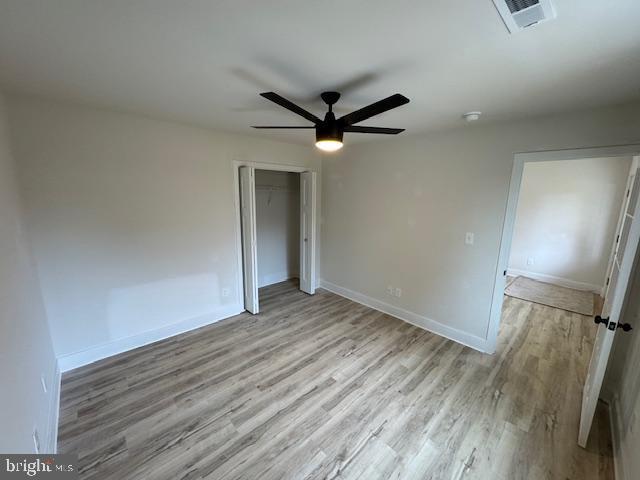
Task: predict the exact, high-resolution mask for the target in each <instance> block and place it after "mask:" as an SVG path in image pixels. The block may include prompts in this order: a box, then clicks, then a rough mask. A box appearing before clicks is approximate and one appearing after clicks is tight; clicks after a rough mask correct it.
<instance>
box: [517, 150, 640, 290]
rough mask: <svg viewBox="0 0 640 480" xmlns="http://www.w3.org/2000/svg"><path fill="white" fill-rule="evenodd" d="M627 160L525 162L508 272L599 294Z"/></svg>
mask: <svg viewBox="0 0 640 480" xmlns="http://www.w3.org/2000/svg"><path fill="white" fill-rule="evenodd" d="M631 160H632V158H631V157H613V158H588V159H582V160H562V161H553V162H530V163H525V165H524V172H523V176H522V185H521V187H520V195H519V198H518V211H517V217H516V223H515V229H514V232H513V242H512V244H511V257H510V259H509V269H511V270H512V273H513V274H515V275H528V276H530V277H532V278H537V279H540V280H543V281H548V282H552V283H558V284H560V285H566V286H569V287H574V288H582V289H592V290H594V291H597V292H600V291H601V290H602V288H603V287H604V285H605V279H606V275H607V267H608V265H609V259H610V256H611V249H612V245H613V240H614V236H615V229H616V225H617V223H618V218H619V216H620V208H621V206H622V199H623V197H624V193H625V191H626V186H627V179H628V176H629V169H630V167H631ZM529 260H531V261H532V262H533V263H532V264H529Z"/></svg>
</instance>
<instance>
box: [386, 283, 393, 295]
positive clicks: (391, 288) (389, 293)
mask: <svg viewBox="0 0 640 480" xmlns="http://www.w3.org/2000/svg"><path fill="white" fill-rule="evenodd" d="M387 294H388V295H393V287H392V286H391V285H388V286H387Z"/></svg>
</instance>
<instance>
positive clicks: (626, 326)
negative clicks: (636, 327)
mask: <svg viewBox="0 0 640 480" xmlns="http://www.w3.org/2000/svg"><path fill="white" fill-rule="evenodd" d="M618 328H621V329H622V330H623V331H624V332H628V331H630V330H633V327H632V326H631V325H629V324H628V323H619V324H618Z"/></svg>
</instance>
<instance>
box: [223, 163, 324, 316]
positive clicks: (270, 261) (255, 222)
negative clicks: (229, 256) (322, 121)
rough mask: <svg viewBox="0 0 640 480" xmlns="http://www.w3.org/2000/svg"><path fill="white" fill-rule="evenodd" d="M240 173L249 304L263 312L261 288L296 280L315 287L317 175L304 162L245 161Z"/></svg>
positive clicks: (241, 247)
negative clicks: (258, 162)
mask: <svg viewBox="0 0 640 480" xmlns="http://www.w3.org/2000/svg"><path fill="white" fill-rule="evenodd" d="M234 171H235V172H237V182H236V185H237V187H238V191H237V193H238V196H237V198H238V200H239V201H238V207H239V208H238V218H239V232H240V242H239V263H240V266H241V269H240V271H241V272H242V282H241V290H242V291H243V292H244V307H245V309H246V310H247V311H249V312H251V313H254V314H256V313H258V312H259V311H260V290H259V289H260V288H264V287H268V286H270V285H274V284H276V283H280V282H286V281H297V282H298V285H299V289H300V290H302V291H303V292H306V293H308V294H314V293H315V289H316V274H315V257H316V252H315V250H316V247H315V246H316V228H315V224H316V203H317V202H316V194H317V193H316V174H315V172H313V171H309V170H307V169H304V168H302V167H286V166H279V165H278V166H270V165H258V164H241V165H237V168H235V169H234Z"/></svg>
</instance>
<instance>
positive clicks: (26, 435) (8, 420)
mask: <svg viewBox="0 0 640 480" xmlns="http://www.w3.org/2000/svg"><path fill="white" fill-rule="evenodd" d="M41 375H42V376H44V378H45V380H46V383H47V386H48V393H44V390H43V388H42V386H41V384H40V376H41ZM57 382H58V377H57V374H56V360H55V356H54V353H53V348H52V344H51V337H50V335H49V327H48V325H47V319H46V316H45V309H44V306H43V302H42V296H41V293H40V288H39V285H38V279H37V276H36V273H35V269H34V268H33V260H32V258H31V254H30V249H29V245H28V242H27V239H26V235H25V230H24V228H23V219H22V208H21V204H20V199H19V194H18V188H17V181H16V178H15V169H14V161H13V157H12V153H11V149H10V146H9V138H8V135H7V128H6V110H5V103H4V98H3V96H2V95H0V426H1V427H0V452H2V453H30V452H34V442H33V439H32V435H33V430H34V428H36V429H37V430H38V436H39V438H40V442H41V451H45V452H47V453H50V452H52V450H53V445H54V440H55V432H56V429H55V420H56V418H57V416H56V412H55V408H56V407H57V404H56V399H57Z"/></svg>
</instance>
